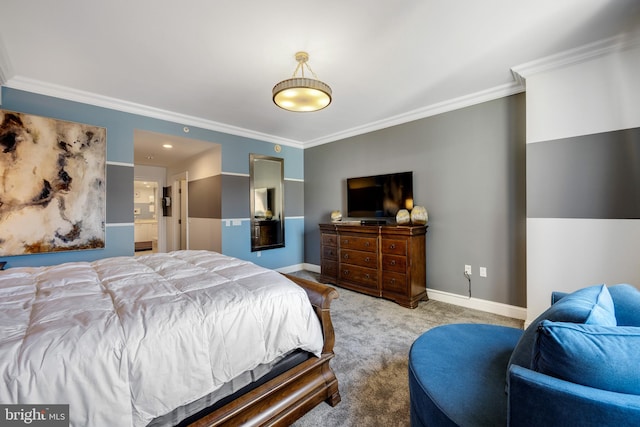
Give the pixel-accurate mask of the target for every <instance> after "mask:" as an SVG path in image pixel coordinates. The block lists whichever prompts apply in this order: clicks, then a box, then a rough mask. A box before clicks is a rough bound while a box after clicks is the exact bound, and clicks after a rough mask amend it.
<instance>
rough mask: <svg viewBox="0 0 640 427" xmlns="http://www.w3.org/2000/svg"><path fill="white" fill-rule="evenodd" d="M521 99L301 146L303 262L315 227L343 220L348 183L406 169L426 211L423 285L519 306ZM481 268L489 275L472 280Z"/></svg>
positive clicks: (522, 292)
mask: <svg viewBox="0 0 640 427" xmlns="http://www.w3.org/2000/svg"><path fill="white" fill-rule="evenodd" d="M525 151H526V150H525V96H524V94H518V95H513V96H510V97H506V98H502V99H498V100H495V101H490V102H486V103H483V104H479V105H475V106H472V107H467V108H463V109H460V110H456V111H452V112H449V113H444V114H440V115H437V116H433V117H428V118H425V119H422V120H417V121H414V122H411V123H406V124H403V125H398V126H395V127H392V128H387V129H383V130H380V131H376V132H372V133H369V134H365V135H359V136H356V137H352V138H348V139H345V140H341V141H337V142H334V143H330V144H324V145H320V146H317V147H313V148H308V149H306V150H305V152H304V154H305V156H304V167H305V186H304V193H305V197H304V200H305V205H304V212H305V239H304V241H305V262H307V263H310V264H315V265H319V264H320V241H319V240H320V235H319V231H318V223H321V222H329V221H330V212H331V211H332V210H335V209H339V210H341V211H342V212H343V215H345V214H346V178H349V177H354V176H367V175H376V174H383V173H392V172H403V171H413V180H414V184H413V185H414V201H415V205H418V206H420V205H421V206H425V207H426V208H427V211H428V212H429V229H428V232H427V256H426V258H427V259H426V262H427V287H428V288H431V289H437V290H441V291H445V292H450V293H454V294H460V295H467V294H468V283H467V280H466V279H465V277H464V275H463V272H464V265H465V264H471V265H472V268H473V270H472V272H473V275H472V296H473V297H475V298H480V299H485V300H489V301H495V302H500V303H504V304H509V305H514V306H520V307H525V306H526V241H525V238H526V195H525V191H526V190H525V188H526V183H525V177H526V171H525V168H526V158H525ZM479 267H486V268H487V273H488V274H487V277H486V278H482V277H480V276H479Z"/></svg>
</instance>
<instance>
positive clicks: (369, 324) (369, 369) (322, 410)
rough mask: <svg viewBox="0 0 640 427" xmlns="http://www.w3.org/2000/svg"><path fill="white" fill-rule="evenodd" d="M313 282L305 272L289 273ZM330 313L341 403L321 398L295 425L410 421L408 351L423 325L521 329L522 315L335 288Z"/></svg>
mask: <svg viewBox="0 0 640 427" xmlns="http://www.w3.org/2000/svg"><path fill="white" fill-rule="evenodd" d="M294 274H295V275H297V276H301V277H304V278H307V279H311V280H315V281H317V275H316V274H315V273H310V272H307V271H300V272H297V273H294ZM335 288H336V290H337V291H338V293H339V294H340V297H339V298H338V299H336V300H334V301H333V303H332V305H331V314H332V320H333V326H334V329H335V333H336V344H335V347H334V352H335V358H334V359H333V360H332V361H331V366H332V367H333V370H334V371H335V373H336V376H337V377H338V383H339V387H340V395H341V396H342V402H340V403H339V404H338V405H337V406H336V407H334V408H332V407H330V406H329V405H327V404H326V403H322V404H320V405H318V406H317V407H316V408H314V409H313V410H312V411H310V412H309V413H307V414H306V415H305V416H304V417H302V418H301V419H300V420H298V421H297V422H296V423H295V424H294V426H295V427H318V426H323V427H331V426H335V427H338V426H340V427H345V426H354V427H356V426H357V427H363V426H372V427H378V426H384V427H388V426H394V427H396V426H397V427H401V426H409V388H408V376H407V369H408V368H407V366H408V365H407V356H408V354H409V348H410V347H411V344H412V343H413V341H414V340H415V339H416V338H417V337H418V336H420V335H421V334H422V333H423V332H425V331H426V330H428V329H430V328H433V327H434V326H438V325H443V324H447V323H491V324H496V325H505V326H513V327H517V328H522V325H523V322H522V321H521V320H516V319H511V318H507V317H503V316H497V315H494V314H490V313H486V312H482V311H477V310H471V309H467V308H462V307H459V306H455V305H451V304H446V303H442V302H438V301H424V302H421V303H420V305H419V306H418V308H416V309H414V310H411V309H408V308H404V307H401V306H399V305H397V304H396V303H394V302H391V301H386V300H383V299H379V298H374V297H370V296H367V295H362V294H359V293H356V292H352V291H349V290H346V289H342V288H339V287H337V286H336V287H335Z"/></svg>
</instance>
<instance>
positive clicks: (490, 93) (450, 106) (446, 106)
mask: <svg viewBox="0 0 640 427" xmlns="http://www.w3.org/2000/svg"><path fill="white" fill-rule="evenodd" d="M524 89H525V88H524V86H523V85H521V84H520V83H518V82H512V83H506V84H503V85H500V86H496V87H493V88H490V89H486V90H482V91H480V92H476V93H472V94H469V95H464V96H461V97H458V98H453V99H450V100H446V101H443V102H439V103H436V104H432V105H428V106H426V107H422V108H418V109H416V110H412V111H409V112H407V113H403V114H399V115H397V116H393V117H389V118H386V119H383V120H379V121H376V122H372V123H367V124H366V125H363V126H358V127H354V128H351V129H347V130H345V131H342V132H337V133H334V134H331V135H327V136H325V137H322V138H318V139H314V140H311V141H308V142H305V143H304V148H311V147H315V146H317V145H322V144H327V143H329V142H334V141H338V140H341V139H345V138H350V137H352V136H357V135H362V134H365V133H368V132H373V131H376V130H380V129H385V128H389V127H392V126H396V125H401V124H403V123H408V122H412V121H415V120H419V119H424V118H426V117H430V116H435V115H437V114H441V113H446V112H449V111H454V110H458V109H460V108H465V107H470V106H472V105H476V104H481V103H483V102H487V101H493V100H494V99H498V98H504V97H505V96H509V95H515V94H517V93H521V92H524Z"/></svg>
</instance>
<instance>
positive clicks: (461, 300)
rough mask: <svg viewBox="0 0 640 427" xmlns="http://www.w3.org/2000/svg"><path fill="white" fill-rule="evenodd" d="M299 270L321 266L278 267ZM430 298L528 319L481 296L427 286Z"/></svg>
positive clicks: (513, 308)
mask: <svg viewBox="0 0 640 427" xmlns="http://www.w3.org/2000/svg"><path fill="white" fill-rule="evenodd" d="M298 270H307V271H311V272H313V273H320V266H319V265H316V264H309V263H304V264H297V265H294V266H289V267H284V268H280V269H278V271H280V272H282V273H292V272H294V271H298ZM427 295H428V296H429V299H432V300H434V301H442V302H446V303H448V304H453V305H459V306H461V307H465V308H472V309H475V310H480V311H486V312H487V313H492V314H497V315H499V316H506V317H511V318H513V319H519V320H526V318H527V309H526V308H523V307H517V306H515V305H508V304H502V303H500V302H494V301H487V300H483V299H479V298H473V297H472V298H468V297H466V296H463V295H458V294H452V293H450V292H444V291H439V290H437V289H429V288H427Z"/></svg>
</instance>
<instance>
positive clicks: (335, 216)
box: [331, 211, 342, 222]
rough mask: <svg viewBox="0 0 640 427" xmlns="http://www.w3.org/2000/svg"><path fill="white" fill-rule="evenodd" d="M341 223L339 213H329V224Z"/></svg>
mask: <svg viewBox="0 0 640 427" xmlns="http://www.w3.org/2000/svg"><path fill="white" fill-rule="evenodd" d="M338 221H342V213H340V211H333V212H331V222H338Z"/></svg>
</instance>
